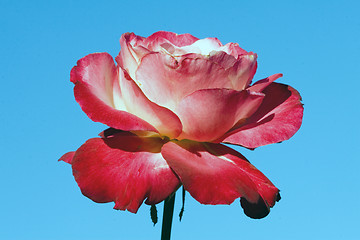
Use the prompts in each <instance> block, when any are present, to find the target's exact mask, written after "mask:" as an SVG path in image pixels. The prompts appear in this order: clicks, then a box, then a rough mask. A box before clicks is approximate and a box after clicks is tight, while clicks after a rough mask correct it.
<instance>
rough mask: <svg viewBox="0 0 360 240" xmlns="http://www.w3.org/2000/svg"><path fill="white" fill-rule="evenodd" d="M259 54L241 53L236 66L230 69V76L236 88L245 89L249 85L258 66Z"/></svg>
mask: <svg viewBox="0 0 360 240" xmlns="http://www.w3.org/2000/svg"><path fill="white" fill-rule="evenodd" d="M256 59H257V55H256V54H254V53H252V52H250V53H248V54H243V55H240V56H239V58H238V59H237V61H236V63H235V64H234V66H233V67H232V68H231V69H229V78H230V80H231V82H232V84H233V87H234V89H235V90H239V91H240V90H244V89H245V88H247V86H249V84H250V83H251V80H252V79H253V77H254V75H255V72H256V68H257V61H256Z"/></svg>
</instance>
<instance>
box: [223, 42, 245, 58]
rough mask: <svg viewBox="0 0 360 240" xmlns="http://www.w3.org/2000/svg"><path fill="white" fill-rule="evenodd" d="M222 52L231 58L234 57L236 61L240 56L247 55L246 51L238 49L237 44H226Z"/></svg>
mask: <svg viewBox="0 0 360 240" xmlns="http://www.w3.org/2000/svg"><path fill="white" fill-rule="evenodd" d="M224 51H225V52H226V53H227V54H229V55H231V56H234V57H235V58H236V59H238V58H239V56H240V55H243V54H247V53H248V52H247V51H245V50H244V49H242V48H241V47H239V44H237V43H227V44H225V46H224Z"/></svg>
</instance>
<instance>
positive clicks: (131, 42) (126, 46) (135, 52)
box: [116, 33, 150, 79]
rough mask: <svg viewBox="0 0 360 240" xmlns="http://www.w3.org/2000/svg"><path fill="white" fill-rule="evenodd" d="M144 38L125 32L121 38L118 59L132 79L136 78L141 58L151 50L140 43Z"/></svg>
mask: <svg viewBox="0 0 360 240" xmlns="http://www.w3.org/2000/svg"><path fill="white" fill-rule="evenodd" d="M144 39H145V38H143V37H140V36H137V35H135V34H134V33H124V34H123V35H122V36H121V38H120V46H121V51H120V53H119V55H118V56H117V57H116V61H117V63H118V64H119V66H120V67H122V68H123V69H125V70H126V72H127V73H128V74H129V75H130V76H131V78H132V79H135V72H136V69H137V67H138V65H139V63H140V60H141V58H142V57H143V56H145V55H146V54H147V53H149V52H150V51H149V50H148V49H146V48H144V47H143V46H141V44H140V43H141V42H143V41H144Z"/></svg>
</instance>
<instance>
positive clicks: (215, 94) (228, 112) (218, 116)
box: [176, 89, 264, 142]
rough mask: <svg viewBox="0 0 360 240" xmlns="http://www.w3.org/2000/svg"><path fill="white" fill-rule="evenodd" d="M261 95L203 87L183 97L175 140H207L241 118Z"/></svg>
mask: <svg viewBox="0 0 360 240" xmlns="http://www.w3.org/2000/svg"><path fill="white" fill-rule="evenodd" d="M263 98H264V95H263V94H258V93H252V92H249V91H241V92H239V91H235V90H230V89H205V90H199V91H196V92H194V93H192V94H190V95H188V96H186V97H185V98H184V99H183V100H182V101H181V102H180V103H179V105H178V107H177V109H176V114H177V115H178V116H179V118H180V120H181V122H182V124H183V132H182V134H181V135H180V136H179V137H178V139H191V140H194V141H200V142H211V141H212V140H215V139H217V138H219V137H221V136H223V135H224V134H225V133H226V132H227V131H229V130H230V129H231V128H232V127H233V126H234V125H235V123H237V122H239V121H245V120H246V118H248V117H250V116H251V115H252V114H253V113H254V112H255V111H256V110H257V108H258V106H260V104H261V102H262V100H263Z"/></svg>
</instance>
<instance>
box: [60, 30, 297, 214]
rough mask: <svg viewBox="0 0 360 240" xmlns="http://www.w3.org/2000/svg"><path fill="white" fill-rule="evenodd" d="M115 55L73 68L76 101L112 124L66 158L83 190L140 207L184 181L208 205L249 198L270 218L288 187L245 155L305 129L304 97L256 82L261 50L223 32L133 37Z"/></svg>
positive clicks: (245, 203)
mask: <svg viewBox="0 0 360 240" xmlns="http://www.w3.org/2000/svg"><path fill="white" fill-rule="evenodd" d="M120 45H121V50H120V53H119V55H118V56H117V57H116V58H115V59H116V63H115V62H114V59H113V58H112V57H111V56H110V55H109V54H108V53H94V54H90V55H87V56H85V57H84V58H82V59H80V60H79V61H78V62H77V65H76V66H75V67H74V68H73V69H72V71H71V82H73V83H74V84H75V87H74V94H75V98H76V101H77V102H78V103H79V104H80V106H81V108H82V110H83V111H84V112H85V113H86V114H87V115H88V117H89V118H90V119H92V120H93V121H96V122H102V123H104V124H106V125H108V126H109V127H110V128H109V129H107V130H105V131H104V132H102V133H101V134H100V137H98V138H92V139H89V140H88V141H86V142H85V143H84V144H83V145H82V146H81V147H80V148H79V149H77V150H76V151H75V152H69V153H66V154H65V155H64V156H62V157H61V159H60V160H63V161H65V162H67V163H70V164H71V166H72V170H73V175H74V177H75V180H76V182H77V184H78V186H79V187H80V189H81V192H82V193H83V194H84V195H85V196H87V197H88V198H90V199H92V200H93V201H95V202H98V203H105V202H115V207H114V208H115V209H120V210H128V211H130V212H133V213H136V212H137V210H138V208H139V207H140V205H141V204H142V203H143V202H144V201H145V203H146V204H149V205H153V204H157V203H159V202H161V201H163V200H164V199H166V198H167V197H168V196H170V195H171V194H172V193H173V192H175V191H176V190H177V189H178V188H179V187H180V186H181V185H183V186H184V188H185V190H186V191H188V192H189V193H190V194H191V196H192V197H194V198H195V199H196V200H197V201H199V202H200V203H202V204H231V203H232V202H233V201H234V200H235V199H237V198H241V199H240V202H241V206H242V207H243V208H244V212H245V214H246V215H248V216H249V217H252V218H262V217H264V216H266V215H267V214H268V213H269V211H270V210H269V209H270V208H271V207H273V206H274V204H275V202H276V201H277V200H279V199H280V195H279V190H278V189H277V188H276V187H275V186H274V185H273V184H272V183H271V182H270V180H269V179H268V178H266V177H265V176H264V175H263V174H262V173H261V172H260V171H259V170H257V169H256V168H255V167H254V166H253V165H252V164H250V162H249V161H248V160H247V159H246V158H245V157H244V156H243V155H241V154H240V153H238V152H237V151H235V150H233V149H231V148H229V147H228V146H225V145H224V144H222V143H229V144H235V145H240V146H243V147H246V148H250V149H254V148H256V147H259V146H263V145H267V144H271V143H277V142H281V141H284V140H287V139H289V138H290V137H292V136H293V135H294V134H295V132H296V131H297V130H298V129H299V128H300V125H301V121H302V115H303V106H302V103H301V97H300V95H299V93H298V92H297V91H296V90H295V89H293V88H292V87H290V86H288V85H284V84H280V83H275V82H274V81H275V80H276V79H278V78H280V77H282V74H275V75H272V76H270V77H267V78H265V79H261V80H259V81H257V82H255V83H254V84H251V82H252V79H253V76H254V74H255V72H256V68H257V55H256V54H255V53H252V52H247V51H245V50H244V49H242V48H240V47H239V46H238V44H235V43H228V44H226V45H223V44H222V43H221V42H220V41H219V40H218V39H216V38H205V39H198V38H196V37H194V36H192V35H190V34H181V35H178V34H175V33H172V32H164V31H161V32H156V33H154V34H153V35H151V36H149V37H147V38H144V37H140V36H137V35H135V34H133V33H125V34H123V35H122V36H121V39H120Z"/></svg>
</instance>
